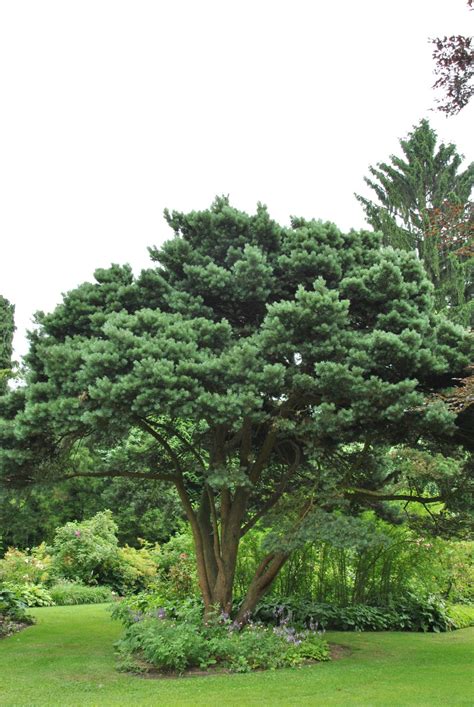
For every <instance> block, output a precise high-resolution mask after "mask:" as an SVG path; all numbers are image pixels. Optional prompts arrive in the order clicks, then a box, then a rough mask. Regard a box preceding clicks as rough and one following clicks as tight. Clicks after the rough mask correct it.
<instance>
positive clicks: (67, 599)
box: [49, 580, 114, 606]
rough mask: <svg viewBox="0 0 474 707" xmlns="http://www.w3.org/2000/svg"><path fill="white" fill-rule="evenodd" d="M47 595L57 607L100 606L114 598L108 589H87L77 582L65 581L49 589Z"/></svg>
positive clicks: (95, 587) (97, 587)
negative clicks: (75, 605) (74, 605)
mask: <svg viewBox="0 0 474 707" xmlns="http://www.w3.org/2000/svg"><path fill="white" fill-rule="evenodd" d="M49 593H50V595H51V598H52V600H53V601H54V603H55V604H57V605H58V606H70V605H72V604H102V603H104V602H110V601H112V600H113V598H114V593H113V592H112V590H111V589H110V587H101V586H94V587H89V586H87V585H85V584H81V583H79V582H69V581H67V580H63V581H62V582H58V583H57V584H54V585H53V586H52V587H51V588H50V590H49Z"/></svg>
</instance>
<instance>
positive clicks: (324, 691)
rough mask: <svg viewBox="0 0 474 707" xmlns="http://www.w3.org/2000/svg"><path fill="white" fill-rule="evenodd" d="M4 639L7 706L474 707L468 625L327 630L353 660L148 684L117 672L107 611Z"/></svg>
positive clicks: (56, 615)
mask: <svg viewBox="0 0 474 707" xmlns="http://www.w3.org/2000/svg"><path fill="white" fill-rule="evenodd" d="M32 613H34V615H35V616H36V618H37V620H38V623H37V624H36V626H32V627H30V628H27V629H25V630H24V631H22V632H21V633H19V634H16V635H14V636H12V637H10V638H6V639H3V640H2V641H0V666H1V668H0V703H1V705H2V707H6V706H7V705H16V706H18V705H28V706H34V707H36V706H37V705H61V707H62V706H63V705H75V706H78V705H97V706H99V705H100V707H102V705H133V706H134V707H135V706H139V705H207V706H214V705H216V706H217V705H239V706H245V705H259V706H260V707H263V706H265V705H272V706H273V705H298V706H299V705H346V706H350V707H352V705H362V704H363V705H366V706H369V705H384V706H386V705H390V706H392V705H394V706H395V705H417V707H420V706H422V705H431V706H432V705H472V704H473V694H474V692H473V687H474V685H473V670H472V664H473V658H474V628H466V629H463V630H461V631H456V632H453V633H446V634H409V633H363V634H356V633H338V632H330V633H328V634H327V635H328V638H329V640H330V641H332V642H335V643H339V644H343V645H344V646H347V647H349V648H350V649H351V654H350V655H348V656H346V657H344V658H342V659H341V660H338V661H334V662H332V663H324V664H319V665H314V666H308V667H304V668H300V669H293V670H278V671H274V672H262V673H255V674H252V675H224V676H212V677H193V678H183V679H178V680H172V679H162V680H150V679H143V678H139V677H133V676H129V675H125V674H121V673H117V672H116V671H115V670H114V653H113V646H112V644H113V643H114V641H116V640H117V639H118V637H119V634H120V632H121V627H120V625H119V624H118V623H116V622H113V621H112V620H111V619H110V617H109V615H108V613H107V609H106V606H105V605H98V604H94V605H85V606H60V607H44V608H41V609H35V610H34V611H33V612H32Z"/></svg>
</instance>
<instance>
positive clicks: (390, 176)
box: [356, 120, 474, 324]
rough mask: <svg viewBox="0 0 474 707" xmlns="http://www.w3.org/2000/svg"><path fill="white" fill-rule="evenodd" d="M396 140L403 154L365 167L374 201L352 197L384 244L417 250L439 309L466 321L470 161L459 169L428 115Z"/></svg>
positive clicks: (469, 307) (473, 167)
mask: <svg viewBox="0 0 474 707" xmlns="http://www.w3.org/2000/svg"><path fill="white" fill-rule="evenodd" d="M400 146H401V148H402V152H403V156H402V157H398V156H395V155H392V156H391V157H390V161H389V162H381V163H379V164H377V166H376V167H370V168H369V171H370V174H371V178H365V182H366V183H367V185H368V186H369V187H370V188H371V189H372V190H373V192H374V193H375V195H376V197H377V199H376V201H370V199H368V198H366V197H364V196H361V195H357V194H356V197H357V199H358V200H359V201H360V203H361V204H362V206H363V207H364V210H365V213H366V215H367V220H368V222H369V223H370V224H371V226H372V227H373V228H374V229H376V230H378V231H381V232H382V234H383V242H384V244H385V245H392V246H394V247H396V248H403V249H405V250H414V251H415V252H416V253H417V254H418V256H419V258H420V259H421V260H422V262H423V265H424V267H425V269H426V272H427V274H428V276H429V278H430V279H431V281H432V282H433V284H434V287H435V299H436V305H437V308H438V310H439V311H444V312H445V313H446V314H447V315H448V316H449V317H450V318H452V319H454V320H457V321H460V322H461V323H463V324H468V323H469V322H470V321H471V319H472V314H473V312H474V308H473V276H474V270H473V264H474V258H473V252H472V242H473V235H474V234H473V224H474V222H473V210H472V203H471V202H470V195H471V192H472V188H473V185H474V163H472V164H470V165H469V166H468V167H467V169H466V170H464V171H460V166H461V163H462V156H461V155H460V154H459V153H458V152H457V149H456V147H455V146H454V145H452V144H448V145H444V144H443V143H441V144H440V145H438V144H437V135H436V132H435V131H434V130H433V129H432V128H431V127H430V125H429V123H428V121H427V120H422V121H421V122H420V124H419V125H418V126H416V127H415V128H414V129H413V131H412V132H411V133H409V135H408V137H407V138H405V139H403V140H400Z"/></svg>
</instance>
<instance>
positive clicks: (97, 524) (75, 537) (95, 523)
mask: <svg viewBox="0 0 474 707" xmlns="http://www.w3.org/2000/svg"><path fill="white" fill-rule="evenodd" d="M116 533H117V525H116V524H115V523H114V521H113V519H112V514H111V512H110V511H103V512H100V513H97V514H96V515H95V516H94V517H93V518H91V519H90V520H84V521H81V522H78V521H74V522H71V523H66V525H64V526H63V527H62V528H58V529H57V530H56V534H55V536H54V540H53V546H52V553H53V564H54V569H55V571H56V574H57V575H58V576H60V577H64V578H66V579H70V580H79V581H80V582H82V583H84V584H97V583H100V582H103V581H104V579H105V578H107V577H109V576H110V575H111V574H112V572H113V569H114V565H116V564H117V554H118V540H117V534H116Z"/></svg>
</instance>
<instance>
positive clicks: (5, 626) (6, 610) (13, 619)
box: [0, 585, 33, 637]
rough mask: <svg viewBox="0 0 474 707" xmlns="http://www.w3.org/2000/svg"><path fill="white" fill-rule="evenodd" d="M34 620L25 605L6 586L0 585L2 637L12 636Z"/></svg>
mask: <svg viewBox="0 0 474 707" xmlns="http://www.w3.org/2000/svg"><path fill="white" fill-rule="evenodd" d="M32 623H33V619H32V618H31V617H30V616H28V614H27V613H26V611H25V604H24V603H23V602H22V601H21V600H20V599H19V598H18V597H17V595H16V594H15V593H14V592H12V591H11V590H10V589H8V588H6V587H5V586H4V585H0V637H4V636H10V635H11V634H12V633H14V632H15V631H18V630H19V629H20V628H22V627H23V626H27V625H28V624H32Z"/></svg>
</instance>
